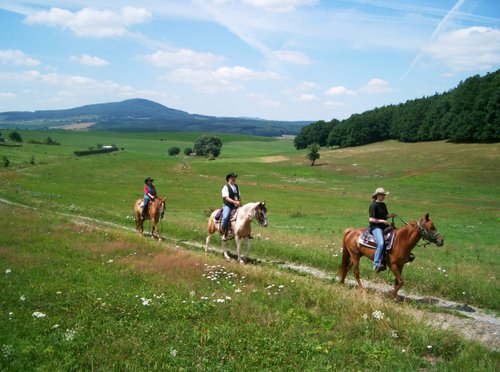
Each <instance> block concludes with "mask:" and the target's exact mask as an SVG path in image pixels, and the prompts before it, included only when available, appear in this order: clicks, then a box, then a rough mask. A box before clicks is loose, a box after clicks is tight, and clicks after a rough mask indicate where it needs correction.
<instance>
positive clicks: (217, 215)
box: [214, 208, 238, 222]
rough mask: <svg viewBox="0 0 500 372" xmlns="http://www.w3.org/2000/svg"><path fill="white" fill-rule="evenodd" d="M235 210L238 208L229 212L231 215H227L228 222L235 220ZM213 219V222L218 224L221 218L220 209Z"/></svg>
mask: <svg viewBox="0 0 500 372" xmlns="http://www.w3.org/2000/svg"><path fill="white" fill-rule="evenodd" d="M237 209H238V208H235V209H232V210H231V214H230V215H229V221H234V220H235V219H236V210H237ZM214 218H215V222H220V220H221V218H222V208H221V209H219V210H218V211H217V213H216V214H215V217H214Z"/></svg>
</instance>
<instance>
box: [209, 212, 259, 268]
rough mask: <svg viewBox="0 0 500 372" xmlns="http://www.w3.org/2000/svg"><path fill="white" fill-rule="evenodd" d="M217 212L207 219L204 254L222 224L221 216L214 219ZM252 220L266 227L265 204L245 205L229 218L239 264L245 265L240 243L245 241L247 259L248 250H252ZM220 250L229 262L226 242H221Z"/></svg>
mask: <svg viewBox="0 0 500 372" xmlns="http://www.w3.org/2000/svg"><path fill="white" fill-rule="evenodd" d="M218 212H219V210H215V211H213V212H212V214H211V215H210V217H209V218H208V226H207V232H208V235H207V240H206V244H205V252H206V251H207V250H208V244H209V243H210V239H211V238H212V235H213V234H214V233H215V232H216V231H219V225H220V223H221V222H222V216H220V218H219V220H218V221H217V220H216V219H215V216H216V215H217V213H218ZM253 220H255V221H257V222H258V224H259V225H260V226H263V227H267V208H266V202H254V203H248V204H245V205H243V206H242V207H239V208H238V209H236V213H235V216H234V217H233V218H231V221H230V227H231V229H232V231H233V235H234V240H235V241H236V250H237V253H238V261H239V262H240V263H245V262H244V261H243V259H242V257H241V241H242V240H245V243H246V245H247V253H246V257H248V254H249V253H250V249H251V248H252V247H251V244H250V233H251V232H252V221H253ZM222 248H223V249H224V257H226V259H227V260H229V259H230V258H229V255H228V254H227V242H225V241H223V242H222Z"/></svg>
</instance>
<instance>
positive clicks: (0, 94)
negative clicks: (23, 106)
mask: <svg viewBox="0 0 500 372" xmlns="http://www.w3.org/2000/svg"><path fill="white" fill-rule="evenodd" d="M16 97H17V95H16V94H14V93H10V92H0V99H7V98H16Z"/></svg>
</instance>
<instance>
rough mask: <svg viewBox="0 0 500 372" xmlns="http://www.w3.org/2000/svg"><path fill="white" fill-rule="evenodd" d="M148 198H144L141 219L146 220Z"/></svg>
mask: <svg viewBox="0 0 500 372" xmlns="http://www.w3.org/2000/svg"><path fill="white" fill-rule="evenodd" d="M148 205H149V198H144V206H143V207H142V219H145V218H146V213H147V211H148Z"/></svg>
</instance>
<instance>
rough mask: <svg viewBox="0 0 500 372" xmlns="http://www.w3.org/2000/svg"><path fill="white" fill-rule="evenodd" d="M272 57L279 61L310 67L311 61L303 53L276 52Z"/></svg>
mask: <svg viewBox="0 0 500 372" xmlns="http://www.w3.org/2000/svg"><path fill="white" fill-rule="evenodd" d="M273 54H274V56H275V57H277V58H278V59H279V60H280V61H283V62H290V63H295V64H297V65H310V64H312V63H313V61H312V60H311V59H310V58H309V57H308V56H307V55H305V54H304V53H302V52H296V51H291V50H276V51H274V52H273Z"/></svg>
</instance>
